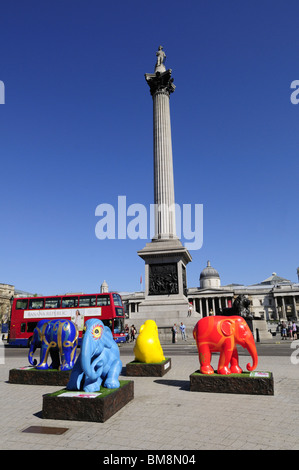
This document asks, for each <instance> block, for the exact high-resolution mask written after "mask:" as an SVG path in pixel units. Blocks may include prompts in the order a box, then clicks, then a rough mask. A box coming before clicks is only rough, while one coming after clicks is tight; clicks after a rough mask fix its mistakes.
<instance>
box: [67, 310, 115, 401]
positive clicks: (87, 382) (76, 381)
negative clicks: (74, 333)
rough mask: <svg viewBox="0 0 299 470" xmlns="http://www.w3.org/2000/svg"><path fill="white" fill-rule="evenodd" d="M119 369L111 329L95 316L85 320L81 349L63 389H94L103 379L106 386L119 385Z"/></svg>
mask: <svg viewBox="0 0 299 470" xmlns="http://www.w3.org/2000/svg"><path fill="white" fill-rule="evenodd" d="M121 370H122V362H121V360H120V354H119V349H118V346H117V344H116V342H115V341H114V339H113V336H112V333H111V330H110V328H109V327H108V326H104V324H103V322H102V321H101V320H97V319H96V318H91V319H89V320H87V322H86V323H85V326H84V329H83V337H82V344H81V351H80V354H79V356H78V358H77V361H76V363H75V365H74V368H73V370H72V373H71V376H70V380H69V382H68V384H67V387H66V388H67V389H68V390H84V391H85V392H97V391H99V390H100V387H101V384H102V382H103V386H104V387H106V388H119V386H120V383H119V380H118V377H119V374H120V373H121Z"/></svg>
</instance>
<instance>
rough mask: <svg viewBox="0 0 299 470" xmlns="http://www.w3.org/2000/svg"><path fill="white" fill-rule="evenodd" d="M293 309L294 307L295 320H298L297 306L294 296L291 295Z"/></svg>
mask: <svg viewBox="0 0 299 470" xmlns="http://www.w3.org/2000/svg"><path fill="white" fill-rule="evenodd" d="M293 309H294V317H295V318H296V320H298V315H297V306H296V296H295V295H293Z"/></svg>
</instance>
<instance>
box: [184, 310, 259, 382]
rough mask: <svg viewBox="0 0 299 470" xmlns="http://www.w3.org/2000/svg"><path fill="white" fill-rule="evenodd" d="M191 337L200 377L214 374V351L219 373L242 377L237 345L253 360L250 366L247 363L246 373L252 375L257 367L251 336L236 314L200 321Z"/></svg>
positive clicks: (242, 320)
mask: <svg viewBox="0 0 299 470" xmlns="http://www.w3.org/2000/svg"><path fill="white" fill-rule="evenodd" d="M193 336H194V339H195V341H196V344H197V349H198V354H199V362H200V372H201V373H202V374H213V373H214V369H213V367H212V366H211V355H212V353H213V352H220V358H219V363H218V369H217V372H218V374H224V375H227V374H231V373H233V374H241V373H242V372H243V371H242V369H241V367H240V366H239V360H238V351H237V347H236V345H237V344H240V345H241V346H242V347H243V348H245V349H247V350H248V352H249V353H250V355H251V357H252V366H251V365H250V364H247V370H248V371H250V372H251V371H252V370H254V369H255V368H256V367H257V363H258V356H257V351H256V346H255V342H254V338H253V335H252V333H251V331H250V328H249V326H248V324H247V323H246V321H245V319H244V318H243V317H241V316H239V315H235V316H228V317H224V316H217V315H216V316H210V317H204V318H201V319H200V320H199V321H198V322H197V323H196V325H195V327H194V330H193ZM229 364H230V367H229Z"/></svg>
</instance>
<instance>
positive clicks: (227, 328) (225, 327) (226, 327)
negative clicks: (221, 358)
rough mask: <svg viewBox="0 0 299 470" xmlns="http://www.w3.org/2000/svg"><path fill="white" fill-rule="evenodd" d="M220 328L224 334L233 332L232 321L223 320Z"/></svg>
mask: <svg viewBox="0 0 299 470" xmlns="http://www.w3.org/2000/svg"><path fill="white" fill-rule="evenodd" d="M220 329H221V332H222V334H223V335H224V336H231V335H232V334H233V332H234V323H233V322H232V321H231V320H224V321H223V322H222V323H221V326H220Z"/></svg>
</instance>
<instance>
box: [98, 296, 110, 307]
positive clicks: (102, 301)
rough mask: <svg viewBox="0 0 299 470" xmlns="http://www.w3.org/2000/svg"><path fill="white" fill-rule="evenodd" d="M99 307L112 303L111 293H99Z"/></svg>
mask: <svg viewBox="0 0 299 470" xmlns="http://www.w3.org/2000/svg"><path fill="white" fill-rule="evenodd" d="M97 305H98V306H99V307H104V306H105V305H110V297H109V295H108V294H107V295H98V303H97Z"/></svg>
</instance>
